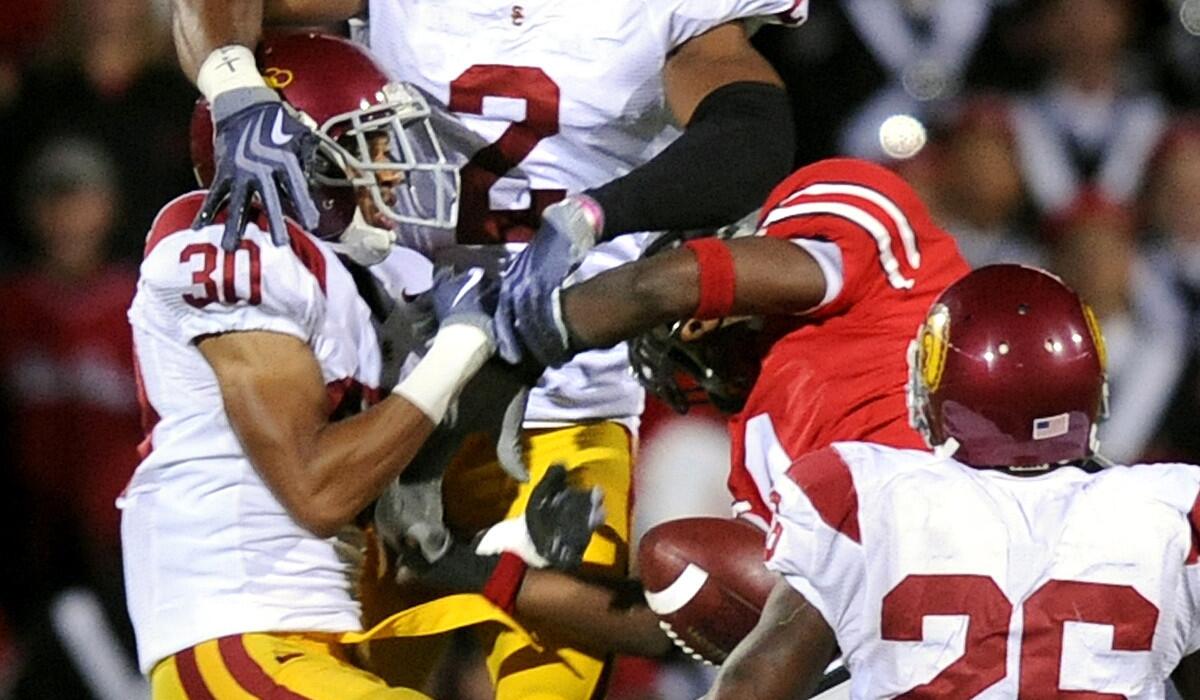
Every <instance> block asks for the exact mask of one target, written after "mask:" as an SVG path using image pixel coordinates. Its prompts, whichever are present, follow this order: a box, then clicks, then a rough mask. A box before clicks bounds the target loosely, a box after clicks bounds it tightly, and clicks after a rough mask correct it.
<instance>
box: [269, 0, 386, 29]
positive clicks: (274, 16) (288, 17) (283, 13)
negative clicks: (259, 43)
mask: <svg viewBox="0 0 1200 700" xmlns="http://www.w3.org/2000/svg"><path fill="white" fill-rule="evenodd" d="M366 6H367V3H366V0H266V2H265V3H264V8H263V9H264V21H265V23H266V24H268V25H313V24H330V23H333V22H344V21H346V20H348V19H350V18H352V17H356V16H358V15H360V14H362V13H363V11H365V10H366Z"/></svg>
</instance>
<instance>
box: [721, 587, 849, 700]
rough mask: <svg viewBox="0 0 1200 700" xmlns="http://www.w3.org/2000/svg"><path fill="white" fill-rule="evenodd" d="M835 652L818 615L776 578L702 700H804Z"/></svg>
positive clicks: (812, 689) (818, 681)
mask: <svg viewBox="0 0 1200 700" xmlns="http://www.w3.org/2000/svg"><path fill="white" fill-rule="evenodd" d="M836 650H837V640H836V638H835V637H834V635H833V631H832V630H830V629H829V625H827V624H826V623H825V620H824V618H822V617H821V614H820V613H819V612H817V610H816V608H814V607H812V606H811V605H809V604H808V601H807V600H805V599H804V596H802V595H800V593H798V592H796V590H795V589H794V588H792V587H791V586H790V585H788V584H787V582H785V581H784V580H783V579H782V578H780V579H779V582H778V583H777V584H775V588H774V589H773V590H772V591H771V597H770V598H768V599H767V604H766V607H764V608H763V614H762V617H761V618H759V621H758V624H757V625H756V626H755V627H754V629H753V630H751V632H750V635H749V636H748V637H746V638H745V639H744V640H742V643H741V644H739V645H738V646H737V648H736V649H734V650H733V653H732V654H730V655H729V658H728V659H727V660H726V661H725V664H724V665H722V666H721V673H720V674H719V675H718V676H717V680H716V683H715V684H714V685H713V687H712V690H710V691H709V694H708V695H707V696H706V698H708V700H724V699H728V700H792V699H793V698H807V697H809V695H811V694H812V692H813V691H814V690H815V689H816V688H817V684H818V683H820V681H821V678H822V676H823V675H824V672H825V667H826V666H828V665H829V663H830V662H831V661H833V658H834V656H835V654H836Z"/></svg>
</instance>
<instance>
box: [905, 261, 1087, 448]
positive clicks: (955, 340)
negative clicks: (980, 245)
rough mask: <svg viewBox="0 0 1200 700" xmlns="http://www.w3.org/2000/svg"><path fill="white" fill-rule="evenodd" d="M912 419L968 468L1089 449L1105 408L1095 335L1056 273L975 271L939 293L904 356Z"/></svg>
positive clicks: (1005, 268)
mask: <svg viewBox="0 0 1200 700" xmlns="http://www.w3.org/2000/svg"><path fill="white" fill-rule="evenodd" d="M909 369H910V380H909V408H910V409H911V419H912V423H913V427H914V428H916V429H917V431H918V432H920V433H921V434H922V435H924V437H925V440H926V441H927V442H928V443H929V445H930V446H931V447H934V448H935V449H936V448H939V447H940V448H942V449H944V450H946V451H953V455H954V458H955V459H957V460H959V461H960V462H963V463H964V464H969V465H971V466H976V467H1016V468H1018V469H1019V468H1038V467H1044V468H1049V467H1052V466H1054V465H1058V464H1063V463H1068V462H1079V461H1083V460H1087V459H1090V458H1092V457H1094V456H1095V452H1096V448H1097V442H1096V426H1097V423H1098V422H1099V421H1100V420H1102V419H1103V418H1104V417H1105V415H1106V413H1107V395H1108V385H1107V381H1106V378H1105V350H1104V338H1103V336H1101V334H1100V326H1099V324H1098V323H1097V321H1096V317H1095V315H1094V314H1093V313H1092V310H1091V309H1090V308H1088V306H1087V305H1086V304H1084V303H1083V302H1082V301H1081V300H1080V298H1079V295H1077V294H1076V293H1075V292H1074V291H1072V290H1071V289H1070V288H1069V287H1067V286H1066V285H1065V284H1063V283H1062V281H1061V280H1059V279H1058V278H1057V277H1054V276H1053V275H1050V274H1048V273H1046V272H1043V271H1041V270H1038V269H1036V268H1032V267H1025V266H1022V265H990V266H988V267H983V268H980V269H978V270H975V271H973V272H971V273H970V274H968V275H967V276H965V277H963V278H962V279H960V280H959V281H957V282H955V283H954V284H952V285H950V286H949V287H948V288H947V289H946V291H944V292H942V294H941V296H940V297H938V299H937V301H936V302H934V304H933V306H932V307H931V308H930V310H929V313H928V315H927V316H926V318H925V322H924V323H923V324H922V325H921V328H920V330H919V331H918V333H917V338H916V340H915V341H914V342H913V344H912V347H911V350H910V358H909Z"/></svg>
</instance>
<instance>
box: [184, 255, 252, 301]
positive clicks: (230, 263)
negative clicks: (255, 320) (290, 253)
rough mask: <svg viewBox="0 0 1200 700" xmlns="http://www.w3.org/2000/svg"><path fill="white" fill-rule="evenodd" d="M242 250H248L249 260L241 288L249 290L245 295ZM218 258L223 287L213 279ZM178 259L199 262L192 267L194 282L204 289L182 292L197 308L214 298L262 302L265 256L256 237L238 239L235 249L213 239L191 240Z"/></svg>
mask: <svg viewBox="0 0 1200 700" xmlns="http://www.w3.org/2000/svg"><path fill="white" fill-rule="evenodd" d="M242 251H245V252H246V255H247V257H248V258H249V263H250V268H249V271H248V277H249V279H247V280H246V282H245V283H244V284H243V286H242V289H243V290H245V291H246V292H247V295H246V296H239V295H238V279H237V277H238V264H237V261H238V253H240V252H242ZM218 258H219V259H220V262H221V285H220V287H218V286H217V283H216V281H215V280H214V279H213V273H214V272H216V271H217V260H218ZM179 262H181V263H184V264H192V265H194V264H196V262H199V268H198V269H193V270H192V284H194V285H197V286H199V287H201V288H202V289H203V293H202V294H199V295H196V294H192V293H188V294H184V295H183V300H184V301H186V302H187V303H188V304H191V305H192V306H194V307H196V308H197V309H202V308H204V307H205V306H208V305H209V304H212V303H213V302H221V303H224V304H229V305H233V304H236V303H237V302H238V301H239V300H242V299H244V300H245V301H246V303H248V304H250V305H252V306H257V305H259V304H261V303H262V257H261V253H260V251H259V249H258V244H257V243H255V242H254V241H242V242H240V243H238V247H237V249H235V250H234V251H233V252H232V253H231V252H229V251H227V250H222V249H220V248H218V247H216V246H215V245H213V244H212V243H192V244H191V245H189V246H186V247H185V248H184V249H183V250H182V251H180V252H179Z"/></svg>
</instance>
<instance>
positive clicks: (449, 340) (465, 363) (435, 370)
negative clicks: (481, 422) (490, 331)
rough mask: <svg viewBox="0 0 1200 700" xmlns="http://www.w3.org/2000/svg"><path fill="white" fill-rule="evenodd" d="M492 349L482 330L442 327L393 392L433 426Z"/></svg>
mask: <svg viewBox="0 0 1200 700" xmlns="http://www.w3.org/2000/svg"><path fill="white" fill-rule="evenodd" d="M494 350H495V348H494V347H493V345H492V342H491V340H489V339H488V337H487V334H486V333H484V332H483V330H482V329H479V328H476V327H475V326H471V325H467V324H453V325H449V326H443V327H442V329H441V330H439V331H438V333H437V335H436V336H434V339H433V345H432V346H430V348H429V352H427V353H425V357H423V358H421V361H420V362H418V363H417V366H416V367H414V368H413V371H412V372H410V373H409V375H408V376H407V377H405V378H404V379H403V380H402V381H401V382H400V383H399V384H397V385H396V388H395V389H392V393H394V394H399V395H401V396H403V397H404V398H405V399H407V400H408V402H409V403H411V404H413V405H414V406H416V407H417V408H419V409H421V412H422V413H424V414H425V415H427V416H429V420H431V421H433V423H434V425H436V424H438V423H441V422H442V418H444V417H445V416H446V411H447V409H449V408H450V402H451V401H453V400H454V397H456V396H458V392H459V391H461V390H462V388H463V387H464V386H466V384H467V382H468V381H470V380H471V377H473V376H475V373H476V372H478V371H479V368H480V367H482V366H483V363H485V362H487V361H488V358H489V357H491V356H492V352H493V351H494Z"/></svg>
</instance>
